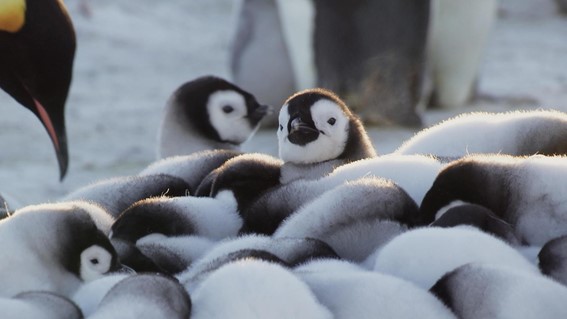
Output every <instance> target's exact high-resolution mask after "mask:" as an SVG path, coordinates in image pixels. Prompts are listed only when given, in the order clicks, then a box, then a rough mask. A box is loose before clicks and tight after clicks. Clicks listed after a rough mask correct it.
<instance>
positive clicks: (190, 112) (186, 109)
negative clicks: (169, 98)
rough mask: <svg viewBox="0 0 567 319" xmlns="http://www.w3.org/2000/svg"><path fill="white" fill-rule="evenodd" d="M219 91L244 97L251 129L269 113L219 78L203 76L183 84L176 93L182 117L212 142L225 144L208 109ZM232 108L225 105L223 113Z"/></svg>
mask: <svg viewBox="0 0 567 319" xmlns="http://www.w3.org/2000/svg"><path fill="white" fill-rule="evenodd" d="M217 91H235V92H237V93H239V94H240V95H242V97H243V98H244V101H245V103H246V109H247V113H248V119H249V120H250V125H251V127H254V126H256V125H257V124H258V122H260V120H261V119H262V118H263V117H264V116H265V115H266V114H267V112H268V107H267V106H265V105H260V104H259V103H258V101H256V98H255V97H254V96H253V95H252V94H250V93H248V92H246V91H244V90H242V89H241V88H239V87H238V86H236V85H234V84H232V83H230V82H228V81H226V80H224V79H221V78H219V77H215V76H203V77H199V78H197V79H195V80H192V81H189V82H187V83H185V84H183V85H182V86H180V87H179V88H178V89H177V90H176V91H175V93H174V99H175V101H176V103H177V104H178V105H179V107H182V108H183V112H181V116H184V117H185V118H186V120H187V121H189V122H190V123H192V125H193V126H194V127H195V128H196V129H197V131H198V132H200V133H201V134H203V135H204V136H207V137H208V138H210V139H212V140H215V141H218V142H224V141H223V140H222V139H221V138H220V136H219V133H218V132H217V131H216V130H215V128H214V127H213V126H212V124H211V122H210V121H209V113H208V110H207V107H206V106H207V102H208V100H209V97H210V95H211V94H213V93H215V92H217ZM231 108H232V109H233V110H234V108H233V107H232V106H231V105H225V106H224V107H223V111H224V112H225V113H230V112H231V111H230V109H231Z"/></svg>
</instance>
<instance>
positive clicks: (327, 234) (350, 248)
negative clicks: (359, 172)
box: [273, 177, 419, 262]
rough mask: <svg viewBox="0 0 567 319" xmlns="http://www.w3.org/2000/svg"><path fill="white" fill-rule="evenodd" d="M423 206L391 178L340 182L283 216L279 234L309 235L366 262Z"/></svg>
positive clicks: (413, 219) (413, 220) (345, 255)
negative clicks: (367, 258)
mask: <svg viewBox="0 0 567 319" xmlns="http://www.w3.org/2000/svg"><path fill="white" fill-rule="evenodd" d="M418 220H419V216H418V207H417V205H416V203H415V202H414V201H413V200H412V199H411V198H410V197H409V196H408V194H407V193H406V192H405V191H404V190H402V189H401V188H399V187H398V186H397V185H395V184H394V183H392V182H391V181H388V180H384V179H380V178H376V177H367V178H362V179H359V180H356V181H352V182H347V183H345V184H343V185H341V186H338V187H336V188H334V189H332V190H330V191H328V192H325V193H324V194H322V195H321V196H319V197H317V198H316V199H314V200H313V201H311V202H309V203H307V204H305V205H304V206H302V207H301V208H300V209H299V210H297V211H296V212H295V213H293V214H292V215H291V216H289V217H288V218H287V219H285V220H284V221H283V223H282V224H281V225H280V226H279V227H278V228H277V229H276V231H275V233H274V235H273V237H274V238H286V237H298V238H303V237H309V238H316V239H319V240H321V241H323V242H325V243H327V244H329V246H331V247H332V248H333V250H334V251H335V252H337V254H338V255H339V256H340V257H341V258H343V259H347V260H352V261H355V262H362V261H363V260H364V259H366V257H368V255H370V254H371V253H372V252H373V251H374V250H375V249H376V248H377V247H378V246H381V245H383V244H384V243H386V242H387V241H388V240H390V239H391V238H392V237H395V236H396V235H398V234H400V233H402V232H404V231H406V230H407V228H408V227H411V226H414V224H415V223H416V222H418Z"/></svg>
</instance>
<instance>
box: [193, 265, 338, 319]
mask: <svg viewBox="0 0 567 319" xmlns="http://www.w3.org/2000/svg"><path fill="white" fill-rule="evenodd" d="M192 296H193V300H194V304H195V307H194V312H193V314H192V316H191V318H195V319H205V318H206V319H221V318H235V319H245V318H282V319H283V318H286V319H287V318H310V319H330V318H333V316H332V314H331V313H330V312H329V310H327V309H326V308H325V307H324V306H322V305H321V304H320V303H319V301H318V300H317V298H316V297H315V296H314V294H313V293H312V292H311V290H310V289H309V287H308V286H307V285H306V284H305V283H304V282H302V281H301V280H299V279H298V278H297V277H296V276H294V275H293V273H291V272H290V271H289V270H287V269H285V268H283V267H281V266H279V265H277V264H273V263H269V262H264V261H257V260H242V261H238V262H234V263H230V264H227V265H225V266H223V267H221V268H219V269H218V270H216V271H214V272H213V273H212V274H211V275H210V276H209V277H208V278H207V279H205V280H204V281H203V283H202V285H201V286H199V287H198V288H197V289H196V290H195V292H194V293H193V294H192Z"/></svg>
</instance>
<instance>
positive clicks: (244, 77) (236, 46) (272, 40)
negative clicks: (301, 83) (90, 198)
mask: <svg viewBox="0 0 567 319" xmlns="http://www.w3.org/2000/svg"><path fill="white" fill-rule="evenodd" d="M235 8H236V9H235V12H236V15H237V17H236V27H235V33H234V35H233V39H232V46H231V50H230V68H231V73H232V81H234V83H235V84H236V85H238V86H240V87H244V88H246V89H247V90H249V91H250V92H252V93H253V94H254V95H255V96H256V97H258V99H259V100H261V101H264V103H267V104H269V105H281V103H282V102H283V101H285V99H286V98H287V97H288V96H290V95H291V94H292V93H293V92H295V91H296V89H297V87H296V85H295V79H294V71H293V68H292V63H291V60H290V56H289V53H288V48H287V43H286V41H285V39H284V31H283V29H282V25H281V21H280V16H279V12H278V11H279V10H278V6H277V5H276V0H240V1H237V3H236V4H235ZM260 70H261V73H262V74H269V76H261V75H260V74H259V73H260ZM259 75H260V76H259ZM277 111H279V110H277ZM277 121H278V119H277V113H275V114H273V115H268V116H267V117H266V119H265V120H264V123H265V124H268V125H270V126H276V125H277Z"/></svg>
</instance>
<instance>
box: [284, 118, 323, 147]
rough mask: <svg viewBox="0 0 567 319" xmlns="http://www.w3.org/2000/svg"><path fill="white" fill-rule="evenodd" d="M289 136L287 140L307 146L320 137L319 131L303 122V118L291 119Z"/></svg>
mask: <svg viewBox="0 0 567 319" xmlns="http://www.w3.org/2000/svg"><path fill="white" fill-rule="evenodd" d="M288 128H289V134H288V136H287V138H288V139H289V141H290V142H291V143H293V144H297V145H301V146H303V145H306V144H307V143H310V142H313V141H314V140H316V139H317V138H318V137H319V131H318V130H317V129H316V128H314V127H313V126H311V125H309V124H308V123H305V122H304V121H302V120H301V117H295V118H292V119H290V122H289V125H288Z"/></svg>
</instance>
